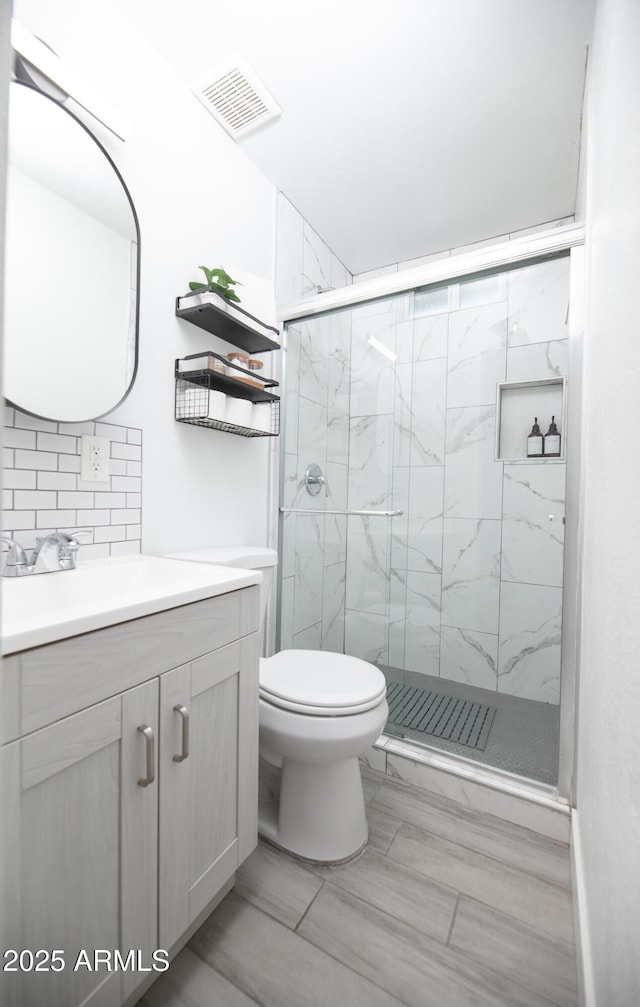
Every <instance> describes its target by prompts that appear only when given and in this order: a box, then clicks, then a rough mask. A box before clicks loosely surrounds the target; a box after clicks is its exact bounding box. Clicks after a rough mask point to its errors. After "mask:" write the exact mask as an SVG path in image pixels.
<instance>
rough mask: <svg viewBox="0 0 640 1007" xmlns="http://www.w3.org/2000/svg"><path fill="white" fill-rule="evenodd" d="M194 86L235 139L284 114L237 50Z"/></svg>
mask: <svg viewBox="0 0 640 1007" xmlns="http://www.w3.org/2000/svg"><path fill="white" fill-rule="evenodd" d="M191 89H192V91H193V93H194V94H195V95H196V97H197V98H198V99H199V100H200V101H201V102H202V104H203V105H204V106H205V108H207V109H208V110H209V112H211V115H212V116H213V117H214V119H217V121H218V122H219V123H220V125H221V126H223V127H224V129H226V131H227V133H228V134H229V135H230V136H232V137H233V138H234V140H240V139H241V138H242V137H244V136H246V135H247V134H248V133H251V132H252V131H253V130H254V129H258V128H259V127H260V126H264V124H265V123H267V122H270V120H271V119H276V118H277V117H278V116H279V115H280V114H281V113H280V109H279V108H278V106H277V105H276V103H275V101H274V100H273V98H272V97H271V95H270V94H269V92H268V91H267V90H266V88H265V87H264V85H263V84H262V82H261V81H260V80H259V79H258V77H257V76H256V74H255V73H254V72H253V70H252V69H251V68H250V67H249V66H248V65H247V63H246V62H245V60H243V59H242V58H241V57H240V56H239V55H238V54H237V53H234V54H233V55H232V56H230V57H229V58H228V59H227V60H225V61H224V62H223V63H220V64H218V66H217V67H215V69H214V70H209V72H208V73H206V74H204V75H203V76H202V77H200V78H199V79H198V80H197V81H195V82H194V83H193V84H192V85H191Z"/></svg>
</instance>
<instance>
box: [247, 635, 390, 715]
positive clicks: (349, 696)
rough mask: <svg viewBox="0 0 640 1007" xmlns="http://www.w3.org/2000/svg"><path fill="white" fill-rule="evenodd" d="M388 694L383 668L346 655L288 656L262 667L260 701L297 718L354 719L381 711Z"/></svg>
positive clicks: (287, 652) (299, 652)
mask: <svg viewBox="0 0 640 1007" xmlns="http://www.w3.org/2000/svg"><path fill="white" fill-rule="evenodd" d="M386 690H387V686H386V681H385V677H384V675H383V674H382V672H381V671H379V670H378V668H376V667H374V665H372V664H369V663H368V662H367V661H362V660H360V658H358V657H349V656H348V655H347V654H334V653H327V652H324V651H318V650H283V651H280V653H279V654H275V655H274V656H273V657H268V658H264V659H263V660H262V661H261V662H260V698H261V699H263V700H264V701H265V702H267V703H270V704H271V705H272V706H278V707H280V708H281V709H284V710H292V711H293V712H295V713H303V714H311V715H313V716H316V717H346V716H353V715H354V714H356V713H364V712H365V711H366V710H371V709H373V708H374V707H375V706H378V704H379V703H381V702H382V700H383V699H384V698H385V696H386Z"/></svg>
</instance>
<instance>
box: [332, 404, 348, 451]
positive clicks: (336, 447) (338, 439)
mask: <svg viewBox="0 0 640 1007" xmlns="http://www.w3.org/2000/svg"><path fill="white" fill-rule="evenodd" d="M329 462H340V463H341V464H342V465H345V466H346V465H348V463H349V413H348V411H346V412H345V411H344V410H338V409H334V408H332V406H329V408H328V410H327V464H328V463H329Z"/></svg>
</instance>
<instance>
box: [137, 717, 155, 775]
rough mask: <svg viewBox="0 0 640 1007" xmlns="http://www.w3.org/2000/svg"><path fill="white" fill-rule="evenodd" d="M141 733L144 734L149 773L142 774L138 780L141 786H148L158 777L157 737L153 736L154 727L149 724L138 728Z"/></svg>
mask: <svg viewBox="0 0 640 1007" xmlns="http://www.w3.org/2000/svg"><path fill="white" fill-rule="evenodd" d="M138 730H139V731H140V734H143V735H144V740H145V746H146V752H147V775H146V776H141V777H140V779H139V780H138V786H139V787H148V786H149V784H150V783H153V781H154V780H155V778H156V756H155V738H154V736H153V728H151V727H149V726H148V725H147V724H141V725H140V727H139V728H138Z"/></svg>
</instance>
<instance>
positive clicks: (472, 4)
mask: <svg viewBox="0 0 640 1007" xmlns="http://www.w3.org/2000/svg"><path fill="white" fill-rule="evenodd" d="M119 6H120V7H121V10H122V12H123V13H124V14H125V15H126V17H128V18H130V19H131V20H132V21H133V22H134V24H135V25H136V27H137V28H138V29H139V30H140V32H141V33H142V34H143V35H144V36H145V37H146V38H147V39H148V40H149V42H150V44H151V45H152V46H153V47H154V48H155V49H156V50H157V51H158V52H159V53H160V54H161V55H163V56H164V57H165V58H166V60H167V61H168V62H169V64H170V65H171V66H172V67H173V69H174V70H175V71H176V73H177V74H178V75H179V76H180V77H181V78H182V79H183V80H184V81H185V83H187V84H189V85H190V84H191V83H193V82H194V81H195V80H196V79H197V78H198V77H200V76H201V75H202V74H204V73H206V72H207V71H208V70H209V69H211V68H213V67H215V66H216V64H217V63H218V62H219V61H221V60H222V59H224V58H226V57H227V56H228V55H229V54H230V53H232V52H233V51H238V52H239V53H240V54H241V55H242V56H243V57H244V58H245V59H246V60H247V61H248V63H249V65H250V66H251V67H252V68H253V70H254V71H255V72H256V73H257V74H258V76H259V77H260V78H261V80H262V82H263V83H264V85H265V86H266V88H267V89H268V91H269V92H270V93H271V94H272V96H273V97H274V98H275V100H276V102H277V103H278V105H279V106H280V108H281V109H282V116H281V117H280V118H279V119H278V120H276V121H275V122H274V123H272V124H268V125H265V126H263V128H262V129H260V130H259V131H257V132H255V133H253V134H251V135H250V136H247V137H246V138H244V139H242V140H240V141H239V143H240V144H241V146H242V148H243V149H244V150H245V152H246V153H247V155H248V156H249V157H250V158H251V160H252V161H253V162H254V163H255V164H256V165H257V166H258V167H259V168H260V169H261V171H262V172H263V173H264V175H266V176H267V178H269V179H270V181H271V182H273V184H274V185H276V186H277V187H278V188H279V189H281V190H282V191H283V192H284V193H285V194H286V196H288V198H289V199H290V200H291V202H292V203H293V204H294V206H296V208H297V209H298V210H299V211H300V213H301V214H302V215H303V216H304V217H305V218H306V220H308V221H309V223H310V224H311V225H312V226H313V227H314V228H315V229H316V231H317V232H318V233H319V234H320V236H321V237H322V238H323V239H324V241H325V242H326V243H327V244H328V245H329V246H330V248H331V249H332V250H333V251H334V252H335V254H336V255H338V256H339V258H340V259H341V260H342V261H343V263H344V264H345V265H346V266H347V268H348V269H349V270H350V271H351V272H354V273H359V272H362V271H365V270H368V269H372V268H375V267H378V266H383V265H385V264H388V263H391V262H397V261H403V260H406V259H410V258H413V257H416V256H421V255H425V254H427V253H429V252H433V251H439V250H441V249H444V248H449V247H454V246H459V245H465V244H469V243H471V242H474V241H478V240H481V239H483V238H488V237H492V236H496V235H502V234H505V233H508V232H510V231H514V230H518V229H520V228H524V227H528V226H531V225H533V224H537V223H541V222H544V221H547V220H555V219H557V218H560V217H565V216H568V215H570V214H572V213H573V212H574V208H575V199H576V187H577V176H578V156H579V144H580V116H581V110H582V98H583V89H584V76H585V64H586V56H587V46H588V44H589V41H590V37H591V25H592V19H593V6H594V0H394V2H393V3H390V2H389V0H387V2H384V3H383V2H381V0H322V2H319V0H270V2H265V0H233V3H232V4H230V5H228V6H227V5H225V6H224V7H222V8H221V9H220V10H219V11H218V12H216V10H215V8H214V7H212V5H211V3H210V2H209V0H180V3H160V4H159V3H158V2H157V0H126V2H125V0H123V2H122V3H119ZM196 100H197V99H196V98H195V96H194V101H196ZM211 128H212V129H221V128H222V127H220V126H219V125H218V124H217V123H216V122H215V120H214V119H213V118H212V119H211Z"/></svg>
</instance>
